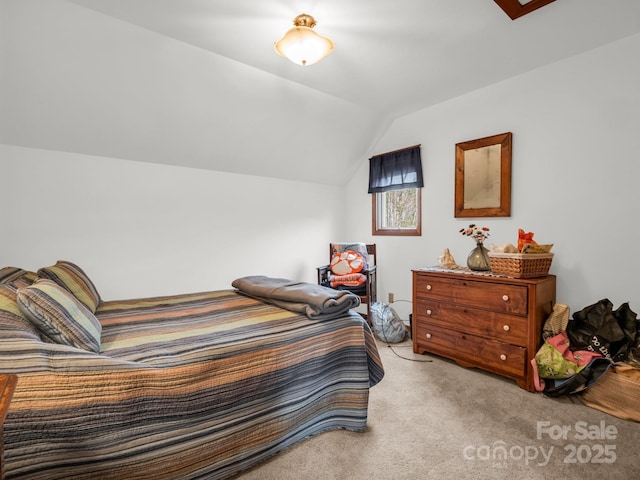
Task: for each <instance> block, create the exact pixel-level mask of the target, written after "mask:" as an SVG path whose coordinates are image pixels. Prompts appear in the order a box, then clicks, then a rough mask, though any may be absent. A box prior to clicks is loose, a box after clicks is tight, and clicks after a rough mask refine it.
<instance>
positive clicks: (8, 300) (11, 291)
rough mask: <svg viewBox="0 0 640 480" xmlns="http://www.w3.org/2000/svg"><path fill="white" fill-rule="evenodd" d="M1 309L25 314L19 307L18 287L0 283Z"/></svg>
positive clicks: (15, 313)
mask: <svg viewBox="0 0 640 480" xmlns="http://www.w3.org/2000/svg"><path fill="white" fill-rule="evenodd" d="M0 311H3V312H9V313H13V314H14V315H18V316H19V317H23V318H24V315H23V314H22V312H21V311H20V309H19V308H18V300H17V298H16V289H15V288H13V287H10V286H8V285H0Z"/></svg>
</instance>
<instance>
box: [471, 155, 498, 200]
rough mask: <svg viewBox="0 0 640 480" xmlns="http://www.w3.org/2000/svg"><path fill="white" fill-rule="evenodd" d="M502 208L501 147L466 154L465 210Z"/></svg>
mask: <svg viewBox="0 0 640 480" xmlns="http://www.w3.org/2000/svg"><path fill="white" fill-rule="evenodd" d="M498 207H500V145H489V146H488V147H482V148H475V149H473V150H467V151H466V152H464V208H498Z"/></svg>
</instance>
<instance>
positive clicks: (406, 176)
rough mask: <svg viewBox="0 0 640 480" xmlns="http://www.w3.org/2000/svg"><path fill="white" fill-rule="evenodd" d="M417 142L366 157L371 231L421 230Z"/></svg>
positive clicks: (404, 232)
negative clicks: (367, 159)
mask: <svg viewBox="0 0 640 480" xmlns="http://www.w3.org/2000/svg"><path fill="white" fill-rule="evenodd" d="M423 185H424V182H423V179H422V159H421V156H420V145H416V146H414V147H409V148H404V149H402V150H395V151H393V152H388V153H383V154H381V155H376V156H374V157H371V158H370V159H369V193H371V194H372V202H373V203H372V233H373V235H414V236H419V235H421V234H422V226H421V208H420V206H421V204H422V201H421V188H422V187H423Z"/></svg>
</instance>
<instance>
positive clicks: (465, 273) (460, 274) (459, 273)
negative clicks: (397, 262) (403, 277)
mask: <svg viewBox="0 0 640 480" xmlns="http://www.w3.org/2000/svg"><path fill="white" fill-rule="evenodd" d="M411 271H412V272H414V273H417V274H425V275H433V276H438V277H442V278H459V279H467V278H468V279H471V280H482V281H488V282H495V283H520V284H537V283H540V282H543V281H548V280H555V275H545V276H542V277H532V278H512V277H507V276H506V275H495V274H493V273H490V272H475V271H473V270H469V269H468V268H459V269H455V270H449V269H445V268H442V267H437V266H435V267H422V268H414V269H412V270H411Z"/></svg>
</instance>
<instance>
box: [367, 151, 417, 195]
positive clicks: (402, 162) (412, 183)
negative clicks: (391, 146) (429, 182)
mask: <svg viewBox="0 0 640 480" xmlns="http://www.w3.org/2000/svg"><path fill="white" fill-rule="evenodd" d="M423 186H424V181H423V180H422V158H421V157H420V145H416V146H414V147H408V148H403V149H401V150H395V151H393V152H388V153H382V154H380V155H375V156H373V157H371V158H370V159H369V193H380V192H388V191H391V190H401V189H405V188H421V187H423Z"/></svg>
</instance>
